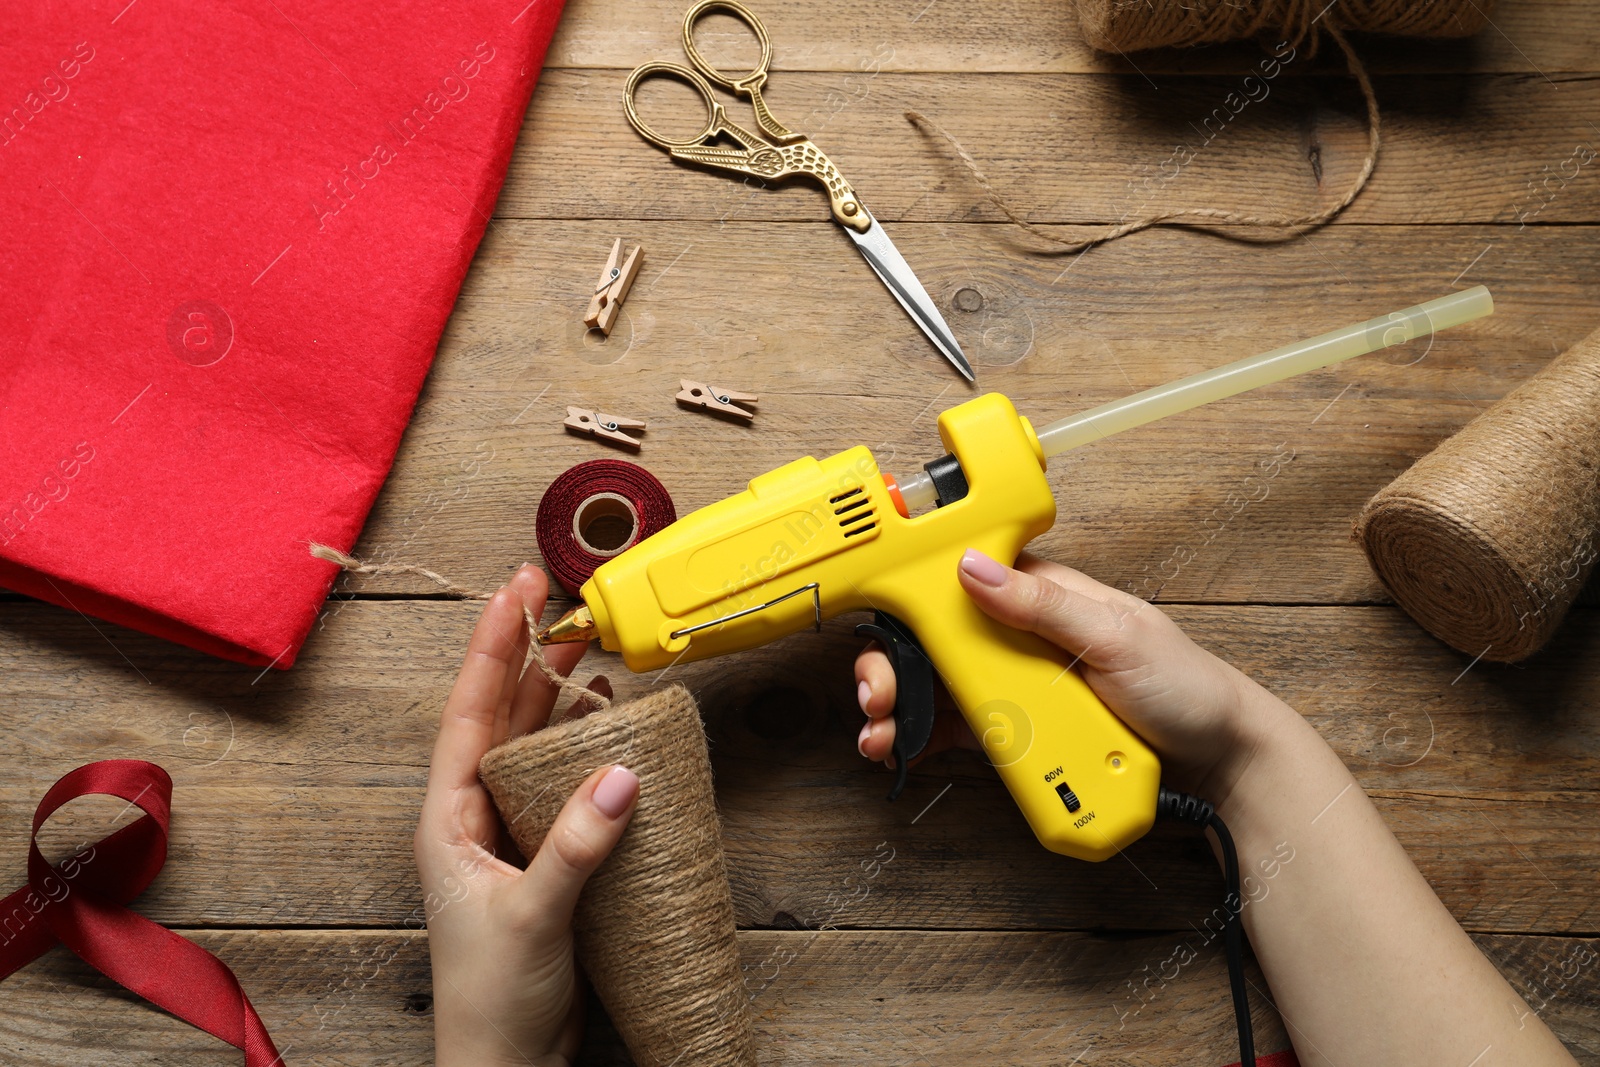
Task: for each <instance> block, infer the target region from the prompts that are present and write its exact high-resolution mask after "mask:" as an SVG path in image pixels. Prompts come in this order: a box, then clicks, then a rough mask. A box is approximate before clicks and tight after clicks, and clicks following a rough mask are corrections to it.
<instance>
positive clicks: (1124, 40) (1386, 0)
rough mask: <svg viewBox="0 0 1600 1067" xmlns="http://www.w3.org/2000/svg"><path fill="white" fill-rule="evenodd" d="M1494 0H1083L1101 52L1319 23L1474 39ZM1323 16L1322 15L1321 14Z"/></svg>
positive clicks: (1300, 30) (1086, 32)
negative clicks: (1330, 0)
mask: <svg viewBox="0 0 1600 1067" xmlns="http://www.w3.org/2000/svg"><path fill="white" fill-rule="evenodd" d="M1493 7H1494V4H1493V2H1492V0H1339V2H1338V3H1336V4H1332V5H1329V4H1328V0H1078V21H1079V23H1080V24H1081V25H1082V27H1083V36H1084V39H1085V40H1086V41H1088V43H1089V45H1090V47H1093V48H1098V49H1099V50H1101V51H1102V52H1133V51H1138V50H1140V49H1144V48H1169V47H1186V46H1189V45H1198V44H1216V43H1219V42H1222V41H1238V40H1243V39H1246V38H1250V37H1254V36H1256V35H1257V34H1259V33H1274V34H1281V35H1282V37H1283V39H1285V40H1287V41H1290V42H1291V43H1296V44H1297V43H1299V42H1300V41H1303V40H1305V39H1306V38H1307V37H1309V36H1310V35H1311V33H1312V32H1313V31H1314V30H1316V29H1317V28H1318V27H1319V26H1320V27H1325V28H1327V29H1331V30H1334V31H1340V30H1356V31H1361V32H1368V33H1390V34H1396V35H1399V36H1404V37H1470V36H1472V35H1473V34H1475V33H1477V32H1478V31H1479V30H1481V29H1483V27H1484V26H1486V25H1488V22H1489V15H1490V13H1491V12H1492V11H1493ZM1319 16H1320V17H1319Z"/></svg>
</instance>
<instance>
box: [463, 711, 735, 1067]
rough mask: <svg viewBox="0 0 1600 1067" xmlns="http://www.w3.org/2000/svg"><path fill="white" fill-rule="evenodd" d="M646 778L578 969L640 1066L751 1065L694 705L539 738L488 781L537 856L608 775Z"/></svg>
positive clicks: (582, 915) (611, 715)
mask: <svg viewBox="0 0 1600 1067" xmlns="http://www.w3.org/2000/svg"><path fill="white" fill-rule="evenodd" d="M613 763H621V764H623V765H625V766H626V767H628V768H629V769H630V770H632V771H633V772H634V773H635V774H637V775H638V776H639V803H638V806H637V808H636V809H635V810H634V813H633V820H632V821H631V822H630V823H629V825H628V829H627V832H626V833H625V834H623V837H622V841H621V842H620V843H619V844H618V845H617V848H616V850H615V851H614V852H612V854H611V855H610V856H609V857H608V858H607V859H606V861H605V862H604V863H602V864H601V865H600V869H599V870H598V871H596V872H595V873H594V875H593V876H592V877H591V878H590V879H589V883H588V885H587V886H586V887H585V889H584V891H583V895H582V896H581V897H580V898H579V901H578V910H577V915H576V917H575V919H574V936H575V941H576V948H577V954H578V961H579V963H580V964H582V966H583V969H584V970H585V971H586V972H587V973H588V975H589V979H590V981H591V982H592V983H593V984H594V988H595V992H596V993H598V994H599V996H600V1000H601V1002H602V1003H603V1004H605V1006H606V1011H607V1012H608V1013H609V1014H610V1015H611V1021H612V1022H613V1023H615V1024H616V1027H617V1030H618V1032H620V1033H621V1035H622V1038H623V1040H624V1041H626V1042H627V1045H628V1050H629V1051H630V1052H631V1053H632V1054H633V1058H634V1061H635V1062H636V1063H638V1064H639V1067H670V1065H674V1064H675V1065H677V1067H688V1065H690V1064H694V1065H695V1067H753V1065H754V1064H755V1062H756V1058H755V1044H754V1039H753V1037H752V1034H751V1027H750V1010H749V998H748V997H747V996H746V994H745V991H744V985H743V975H742V972H741V970H740V966H739V950H738V946H737V944H736V942H735V939H734V921H733V896H732V893H731V892H730V890H729V888H728V873H727V868H726V866H725V865H724V860H723V852H722V827H721V823H720V822H719V821H718V818H717V809H716V804H715V800H714V797H713V795H712V789H711V763H710V760H709V758H708V757H707V753H706V739H705V731H704V727H702V725H701V723H700V713H699V709H697V708H696V707H695V703H694V698H693V697H691V696H690V695H689V691H688V690H687V689H684V688H683V687H682V686H673V687H671V688H669V689H663V690H661V691H660V692H657V693H652V694H651V695H649V696H647V697H644V698H642V699H639V700H635V701H633V702H632V703H629V704H621V705H615V706H613V707H611V708H609V709H607V710H604V711H595V712H591V713H590V714H588V715H586V716H584V717H583V718H580V719H570V720H568V721H566V722H563V723H559V724H557V725H555V726H552V727H549V728H547V729H544V730H536V731H534V732H533V733H531V734H528V735H527V736H524V737H519V738H516V739H514V740H512V741H508V742H507V743H506V744H504V745H501V746H500V747H499V748H496V749H494V750H493V751H491V752H490V753H489V754H488V755H486V756H484V757H483V760H482V762H481V763H480V764H479V766H478V772H479V774H480V775H481V777H482V778H483V781H484V784H485V785H486V786H488V788H489V792H490V793H491V794H493V796H494V800H495V804H496V806H498V807H499V809H500V813H501V815H502V817H503V818H504V819H505V820H506V825H507V826H509V827H510V829H511V836H512V837H513V838H514V839H515V840H516V842H517V846H518V847H519V848H520V849H522V851H523V854H524V855H527V856H531V855H533V854H534V852H536V851H537V850H538V848H539V845H540V843H541V842H543V840H544V836H545V834H546V832H548V831H549V829H550V824H551V823H553V822H554V821H555V817H556V815H557V814H558V813H559V812H560V811H561V808H562V805H564V804H565V803H566V802H567V799H568V798H569V797H570V796H571V795H572V791H573V790H574V789H576V788H577V787H578V785H579V784H580V783H581V782H582V781H583V780H584V779H585V778H587V777H588V776H589V775H590V774H591V773H593V772H594V771H595V770H596V769H597V768H600V767H604V766H608V765H610V764H613Z"/></svg>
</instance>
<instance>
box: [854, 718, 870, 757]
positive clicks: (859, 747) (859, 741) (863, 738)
mask: <svg viewBox="0 0 1600 1067" xmlns="http://www.w3.org/2000/svg"><path fill="white" fill-rule="evenodd" d="M871 736H872V723H870V722H869V723H867V724H866V725H865V726H863V727H862V728H861V732H860V733H859V734H857V735H856V751H857V752H859V753H861V754H862V755H863V756H865V755H866V754H867V738H869V737H871Z"/></svg>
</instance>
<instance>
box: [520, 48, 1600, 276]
mask: <svg viewBox="0 0 1600 1067" xmlns="http://www.w3.org/2000/svg"><path fill="white" fill-rule="evenodd" d="M880 66H881V64H880V63H878V62H877V61H872V62H870V63H869V67H868V69H867V70H864V71H854V72H852V73H848V74H838V73H794V74H781V75H774V76H773V78H772V80H771V82H770V84H769V88H768V90H766V91H764V95H765V97H766V99H767V100H768V102H769V103H770V105H771V107H772V109H773V111H774V113H775V114H777V115H778V116H780V117H781V118H782V119H783V121H784V122H785V123H786V124H788V125H789V126H791V127H793V128H794V129H797V130H801V131H803V132H805V133H807V134H809V135H810V136H811V137H812V138H813V139H814V140H815V141H816V142H817V143H818V144H819V145H821V146H822V148H823V149H824V150H825V151H826V152H827V153H828V155H829V157H830V158H831V159H832V160H833V161H834V162H835V163H836V164H837V165H838V167H839V169H840V170H841V171H842V172H843V173H844V174H845V176H846V177H847V178H848V179H849V180H850V182H851V183H852V184H853V185H854V187H855V189H856V191H857V192H858V193H859V194H860V195H861V197H862V199H863V200H864V202H865V203H866V204H867V205H868V206H869V207H870V208H871V209H872V211H873V212H874V213H875V214H876V215H877V217H878V218H879V219H880V220H882V221H884V222H886V223H892V222H898V221H902V220H907V221H916V222H944V223H951V222H973V221H979V222H997V221H1001V220H1002V219H1003V216H1002V215H1001V214H1000V212H999V211H997V210H996V209H995V208H994V206H993V205H991V204H990V203H989V202H988V200H987V199H986V198H985V196H984V195H983V191H982V189H981V188H980V187H979V186H978V185H977V184H976V183H975V182H974V181H973V180H972V179H971V178H970V177H969V176H968V174H967V172H966V170H965V169H964V168H963V167H962V166H961V164H960V163H959V162H957V161H956V160H955V158H954V156H953V154H952V152H951V151H950V149H949V148H948V147H947V146H946V145H945V143H944V142H943V140H941V139H938V138H935V137H930V136H928V135H925V134H923V133H922V132H920V131H919V130H918V129H917V128H916V127H914V126H913V125H911V124H910V123H909V122H907V121H906V119H905V118H904V113H905V111H906V110H907V109H912V110H916V111H919V112H921V113H923V114H925V115H927V116H928V117H930V118H932V119H933V120H934V121H935V122H937V123H938V124H939V125H941V126H943V127H944V128H945V129H946V130H948V131H949V132H950V133H951V134H953V135H954V136H955V137H956V138H957V139H959V140H960V141H961V143H962V144H963V145H964V146H965V147H966V149H967V151H968V152H969V153H971V154H972V156H973V157H974V158H975V159H977V160H978V161H979V163H980V164H981V165H982V167H983V170H984V172H985V173H986V174H987V175H988V176H989V178H990V180H991V181H992V182H993V183H994V186H995V188H996V190H997V191H998V192H999V193H1000V194H1001V195H1002V196H1004V197H1005V198H1006V199H1007V200H1008V201H1009V202H1010V203H1011V204H1012V206H1013V208H1014V209H1015V210H1017V211H1019V212H1021V213H1022V214H1023V215H1024V216H1025V217H1026V218H1028V219H1029V220H1030V221H1032V222H1036V223H1097V224H1100V225H1102V226H1104V225H1108V224H1110V223H1114V222H1119V221H1121V220H1123V219H1125V218H1138V217H1140V216H1142V215H1146V214H1152V213H1155V212H1158V211H1164V210H1177V209H1181V208H1191V207H1201V208H1218V209H1224V210H1235V211H1249V212H1254V213H1258V214H1263V215H1288V216H1299V215H1308V214H1311V213H1313V212H1315V211H1318V210H1321V209H1322V208H1324V207H1328V206H1331V205H1332V204H1334V203H1336V202H1337V201H1338V200H1339V199H1340V198H1341V197H1342V196H1343V195H1344V193H1345V190H1346V189H1347V188H1348V187H1349V185H1350V183H1351V181H1352V180H1353V179H1354V177H1355V175H1356V173H1357V172H1358V170H1359V169H1360V167H1361V165H1362V162H1363V161H1364V159H1365V157H1366V154H1367V130H1366V111H1365V105H1364V103H1363V102H1362V99H1361V94H1360V92H1359V91H1358V90H1357V88H1356V86H1355V84H1354V83H1353V82H1352V81H1350V79H1349V78H1347V77H1346V78H1339V77H1317V78H1303V77H1293V76H1290V73H1289V71H1290V70H1292V65H1291V67H1290V68H1285V71H1284V73H1282V74H1280V75H1279V76H1278V77H1276V78H1275V79H1273V80H1270V81H1262V80H1261V79H1259V78H1258V79H1257V80H1255V81H1254V82H1252V83H1251V84H1249V85H1246V84H1245V83H1244V82H1243V81H1242V80H1241V78H1240V77H1238V76H1235V77H1231V78H1225V77H1197V76H1184V77H1175V76H1165V75H1163V76H1160V77H1159V79H1158V80H1154V81H1149V80H1146V79H1144V78H1141V77H1139V76H1138V75H1085V76H1075V77H1062V76H1060V75H1043V74H1040V75H1013V76H1007V77H997V76H994V75H982V74H903V73H895V72H892V71H890V70H888V69H882V70H880V69H879V68H880ZM626 78H627V72H626V71H610V70H605V71H589V70H553V71H549V72H547V73H546V74H545V76H544V77H543V78H542V79H541V81H540V88H539V92H538V94H537V95H536V96H535V98H534V105H533V107H532V108H530V109H529V112H528V118H527V121H526V124H525V126H524V129H523V136H522V139H521V141H520V143H519V147H518V151H517V154H516V156H515V157H514V159H513V162H512V165H511V169H510V171H509V172H508V174H507V178H506V186H505V189H504V190H503V192H502V193H501V197H500V203H499V206H498V208H497V209H496V213H497V215H499V216H502V217H509V218H610V219H650V220H658V219H659V220H695V221H715V222H726V221H754V220H767V219H777V220H784V221H826V220H827V217H828V209H827V201H826V199H825V197H824V196H823V194H822V192H821V190H820V188H813V187H811V186H808V185H806V184H804V183H801V182H798V181H794V182H791V183H788V184H785V185H782V186H779V187H777V188H765V187H763V186H762V185H761V184H760V183H758V182H757V181H755V180H754V179H750V180H748V181H741V180H740V179H738V178H737V177H730V176H728V175H724V174H720V173H717V172H715V171H709V170H706V169H703V168H698V167H693V166H688V165H684V164H679V163H674V162H673V161H672V160H671V159H669V158H668V156H667V154H666V153H665V152H663V151H661V150H660V149H657V148H655V147H654V146H652V145H651V144H649V143H648V142H647V141H645V140H644V139H643V138H641V137H640V136H639V135H638V134H637V133H635V132H634V130H633V128H632V127H631V126H629V125H628V123H627V121H626V119H625V118H624V115H623V109H622V98H621V94H622V85H623V82H624V81H625V80H626ZM1554 82H1555V85H1556V88H1552V85H1551V83H1550V82H1546V81H1545V80H1544V79H1543V78H1540V77H1538V76H1525V75H1520V74H1517V75H1499V76H1484V75H1471V76H1466V75H1460V76H1437V75H1409V76H1396V77H1387V78H1379V79H1378V80H1377V82H1376V91H1377V95H1378V101H1379V105H1380V107H1381V108H1382V114H1383V146H1382V149H1381V152H1380V155H1379V165H1378V169H1377V171H1376V172H1375V174H1374V175H1373V178H1372V180H1371V182H1370V183H1369V185H1368V187H1367V188H1366V189H1365V190H1364V191H1363V192H1362V194H1361V196H1360V197H1359V198H1358V199H1357V200H1356V202H1355V203H1354V204H1353V205H1352V206H1351V207H1350V208H1349V209H1348V210H1347V211H1345V212H1344V213H1343V214H1342V215H1341V216H1340V218H1339V219H1338V220H1337V221H1336V222H1335V225H1340V226H1342V225H1348V224H1352V223H1362V222H1366V223H1378V222H1381V223H1442V222H1450V223H1461V222H1494V221H1501V222H1512V223H1515V222H1520V221H1521V220H1523V219H1529V220H1536V221H1538V222H1544V223H1549V222H1572V221H1588V220H1592V219H1593V218H1595V217H1596V210H1597V208H1600V177H1597V176H1596V175H1595V173H1594V171H1595V170H1596V169H1597V168H1600V160H1596V158H1595V151H1596V150H1597V148H1600V133H1597V132H1596V130H1595V128H1594V127H1593V126H1591V125H1589V124H1588V123H1587V122H1586V121H1585V120H1584V119H1583V118H1582V116H1584V115H1593V114H1596V113H1600V82H1596V81H1595V80H1594V79H1592V78H1590V77H1588V76H1586V75H1558V76H1557V78H1556V79H1554ZM1247 93H1248V94H1249V96H1247V95H1246V94H1247ZM639 100H640V110H641V112H642V113H643V114H644V115H645V117H646V119H647V120H648V121H650V122H652V123H654V124H655V125H656V126H657V127H658V128H659V129H660V130H661V131H662V132H666V133H671V134H672V135H674V136H678V137H687V136H689V135H690V134H692V133H693V132H694V129H695V127H694V123H697V122H701V121H703V119H704V115H705V110H704V105H703V104H701V103H700V102H699V101H698V99H697V98H695V97H694V96H693V94H692V93H691V92H690V91H689V90H688V89H687V88H686V87H682V86H679V85H677V84H676V83H660V82H657V81H648V82H646V83H645V84H644V86H643V87H641V90H640V97H639ZM730 108H731V109H730V116H731V117H732V118H733V120H734V121H735V122H743V121H747V119H746V114H747V112H748V107H745V109H744V111H740V110H738V109H737V107H734V106H732V105H730ZM1580 145H1587V146H1588V151H1587V152H1581V153H1580V154H1579V156H1578V157H1577V158H1571V157H1572V155H1573V153H1574V151H1575V150H1576V149H1577V148H1578V146H1580ZM1045 163H1048V165H1042V164H1045ZM597 168H603V169H604V170H606V171H607V172H608V173H609V175H610V177H609V178H608V180H607V181H604V182H596V181H595V180H594V175H595V172H596V169H597ZM1546 168H1548V170H1547V169H1546ZM1546 182H1548V184H1545V183H1546ZM1019 242H1020V243H1021V244H1023V245H1031V246H1033V247H1047V246H1042V245H1041V244H1040V242H1038V241H1037V240H1034V239H1032V238H1029V237H1027V235H1025V234H1024V235H1022V236H1021V238H1019ZM657 251H658V250H657V249H654V248H651V249H649V250H648V252H647V254H651V253H655V252H657ZM591 258H593V257H591ZM600 258H601V260H602V261H603V259H604V255H603V253H602V255H601V257H600ZM655 262H656V264H657V265H658V266H661V265H664V261H662V260H661V259H659V258H656V260H655ZM1061 266H1065V261H1063V262H1062V263H1061ZM1086 266H1087V264H1086ZM1056 269H1057V270H1058V271H1059V270H1060V266H1058V267H1057V268H1056ZM590 273H591V274H592V273H593V272H592V271H591V272H590Z"/></svg>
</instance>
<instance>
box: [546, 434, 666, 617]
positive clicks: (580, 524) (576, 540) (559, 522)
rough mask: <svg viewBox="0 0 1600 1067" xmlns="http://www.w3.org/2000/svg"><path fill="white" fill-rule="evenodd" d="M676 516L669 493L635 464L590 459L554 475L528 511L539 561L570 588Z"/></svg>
mask: <svg viewBox="0 0 1600 1067" xmlns="http://www.w3.org/2000/svg"><path fill="white" fill-rule="evenodd" d="M677 518H678V513H677V511H676V510H675V509H674V508H673V506H672V497H671V496H669V495H668V494H667V490H666V487H665V486H663V485H662V484H661V483H660V482H659V481H657V480H656V477H655V475H653V474H651V473H650V472H649V471H647V470H645V469H644V468H643V467H641V466H639V465H638V464H637V463H627V462H625V461H623V460H620V459H592V460H590V461H589V462H587V463H580V464H578V465H577V466H576V467H573V468H571V469H570V470H567V471H564V472H563V473H562V474H560V475H558V476H557V478H556V480H555V481H553V482H551V483H550V488H549V489H547V490H545V494H544V498H543V499H542V500H540V501H539V510H538V512H537V513H536V514H535V516H534V536H535V537H536V538H537V539H538V542H539V553H540V554H541V555H542V556H544V562H545V566H546V567H548V568H549V570H550V573H551V574H553V575H555V577H556V580H557V581H559V582H560V583H561V584H562V585H563V586H565V587H566V588H567V591H568V592H571V593H576V592H578V590H579V589H581V588H582V587H583V583H584V582H587V581H588V580H589V579H590V577H591V576H593V574H594V572H595V568H596V567H599V566H600V564H602V563H604V562H605V561H606V560H608V559H610V558H611V557H613V556H616V555H618V554H620V553H622V552H623V551H624V550H626V549H628V548H631V547H633V546H634V545H636V544H638V543H639V542H640V541H643V540H644V539H645V538H646V537H649V536H650V535H651V534H653V533H656V532H658V531H660V530H664V529H666V528H667V527H668V526H670V525H671V524H672V523H674V522H676V521H677Z"/></svg>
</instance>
